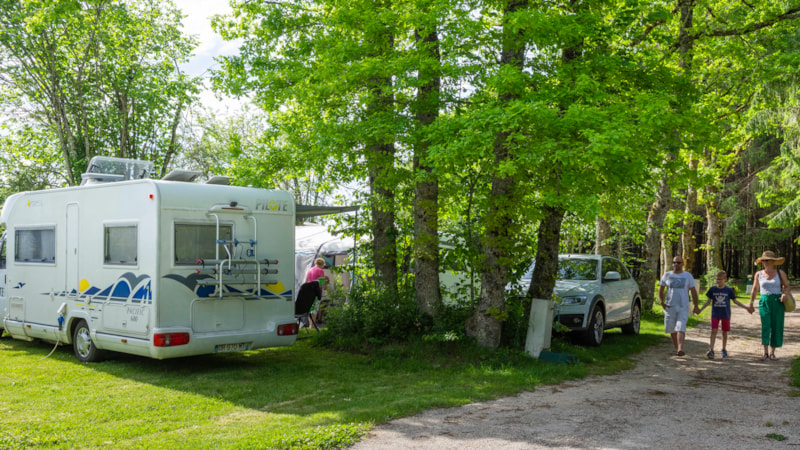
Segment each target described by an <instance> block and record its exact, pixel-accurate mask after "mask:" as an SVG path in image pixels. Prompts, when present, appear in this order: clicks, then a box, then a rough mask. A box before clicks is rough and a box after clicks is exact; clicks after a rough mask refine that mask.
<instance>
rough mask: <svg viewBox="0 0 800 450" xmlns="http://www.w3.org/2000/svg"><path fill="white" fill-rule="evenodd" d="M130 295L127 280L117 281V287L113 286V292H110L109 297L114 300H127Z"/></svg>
mask: <svg viewBox="0 0 800 450" xmlns="http://www.w3.org/2000/svg"><path fill="white" fill-rule="evenodd" d="M130 295H131V287H130V285H128V281H127V280H119V281H117V285H116V286H114V290H113V291H111V297H115V298H125V299H127V298H128V297H130Z"/></svg>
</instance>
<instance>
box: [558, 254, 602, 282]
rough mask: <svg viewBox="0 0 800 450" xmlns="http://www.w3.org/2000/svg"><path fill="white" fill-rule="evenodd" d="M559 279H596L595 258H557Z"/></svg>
mask: <svg viewBox="0 0 800 450" xmlns="http://www.w3.org/2000/svg"><path fill="white" fill-rule="evenodd" d="M556 278H557V279H559V280H596V279H597V260H594V259H566V258H565V259H559V260H558V274H557V275H556Z"/></svg>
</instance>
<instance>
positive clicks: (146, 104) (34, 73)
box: [0, 0, 198, 184]
mask: <svg viewBox="0 0 800 450" xmlns="http://www.w3.org/2000/svg"><path fill="white" fill-rule="evenodd" d="M180 20H181V15H180V13H179V11H178V10H177V9H175V7H174V6H173V5H172V4H171V3H169V2H166V3H165V2H161V1H156V0H129V1H106V0H88V1H78V0H56V1H40V0H30V1H23V2H20V1H17V0H3V1H2V2H0V58H1V59H2V61H3V63H2V65H0V83H2V87H3V91H4V93H5V94H6V95H7V96H8V98H9V99H14V100H15V102H13V103H10V102H4V105H3V106H5V108H4V109H5V111H4V112H5V114H6V115H8V116H9V117H11V119H12V120H11V122H12V124H11V126H10V127H9V132H11V133H15V132H19V133H23V134H25V133H30V132H32V131H38V132H39V133H40V134H39V136H40V139H41V140H44V139H53V140H54V142H53V143H52V144H51V145H47V146H45V147H43V148H41V149H40V150H43V151H44V150H47V149H51V150H52V149H55V150H57V151H58V153H59V155H60V157H61V164H62V167H63V169H62V173H63V175H64V177H65V179H64V180H63V182H66V183H70V184H74V183H78V182H80V174H81V173H82V172H83V170H84V169H85V167H86V164H87V163H88V160H89V159H90V158H91V157H92V156H94V155H101V154H102V155H113V156H119V157H128V158H139V159H149V160H152V161H154V162H155V163H156V164H157V166H158V167H162V168H166V167H167V166H168V165H169V162H170V159H171V158H172V157H173V156H174V155H175V153H176V152H177V151H178V150H179V149H178V144H177V135H176V130H177V127H178V124H179V121H180V119H181V113H182V111H183V110H184V108H185V107H186V106H187V105H188V104H189V103H190V102H191V101H192V100H193V98H194V96H195V95H196V93H197V86H198V84H197V83H198V81H197V80H194V79H190V78H189V77H187V76H186V75H185V74H182V73H181V72H180V70H179V68H178V64H180V63H182V62H184V61H185V60H186V59H187V57H188V56H189V54H190V52H191V51H192V49H193V48H194V47H195V46H196V41H195V40H194V38H187V37H185V36H183V35H182V33H181V29H180ZM9 106H11V108H9ZM15 123H16V124H18V125H15ZM162 170H163V169H162Z"/></svg>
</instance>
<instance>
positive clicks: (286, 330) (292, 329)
mask: <svg viewBox="0 0 800 450" xmlns="http://www.w3.org/2000/svg"><path fill="white" fill-rule="evenodd" d="M298 331H299V327H298V326H297V323H284V324H281V325H278V336H291V335H293V334H297V332H298Z"/></svg>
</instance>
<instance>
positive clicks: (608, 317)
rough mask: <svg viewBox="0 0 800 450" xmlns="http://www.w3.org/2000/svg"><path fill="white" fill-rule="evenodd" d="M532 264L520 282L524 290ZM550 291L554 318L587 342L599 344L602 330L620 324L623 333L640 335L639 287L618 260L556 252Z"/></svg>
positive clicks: (640, 302)
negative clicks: (551, 290) (552, 285)
mask: <svg viewBox="0 0 800 450" xmlns="http://www.w3.org/2000/svg"><path fill="white" fill-rule="evenodd" d="M532 273H533V266H531V268H529V269H528V271H527V272H526V273H525V275H523V277H522V279H521V280H520V284H521V285H522V287H524V288H525V289H526V290H527V287H528V286H529V285H530V283H531V275H532ZM553 293H554V294H555V295H556V296H558V297H559V298H560V299H561V301H560V302H558V303H557V304H556V309H555V320H556V321H558V322H559V323H561V324H562V325H564V326H566V327H567V328H569V329H570V330H572V331H574V332H576V333H578V334H580V335H581V337H582V338H583V341H584V342H585V343H586V344H588V345H595V346H596V345H600V344H601V343H602V342H603V334H604V331H605V330H607V329H609V328H614V327H622V332H623V333H625V334H639V325H640V322H641V313H642V300H641V297H639V286H638V284H636V280H634V279H633V277H632V276H631V274H630V272H629V271H628V268H627V267H625V265H624V264H623V263H622V262H621V261H620V260H618V259H616V258H614V257H611V256H603V255H581V254H565V255H558V272H557V273H556V286H555V289H553Z"/></svg>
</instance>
